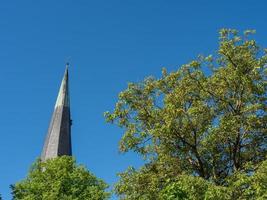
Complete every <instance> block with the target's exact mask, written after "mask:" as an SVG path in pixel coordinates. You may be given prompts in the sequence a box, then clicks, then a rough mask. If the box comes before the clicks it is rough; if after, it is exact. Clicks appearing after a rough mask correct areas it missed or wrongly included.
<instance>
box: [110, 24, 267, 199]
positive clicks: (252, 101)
mask: <svg viewBox="0 0 267 200" xmlns="http://www.w3.org/2000/svg"><path fill="white" fill-rule="evenodd" d="M253 32H254V31H245V32H244V34H243V35H241V34H239V33H238V31H237V30H232V29H222V30H221V31H220V38H219V49H218V50H217V52H216V54H215V55H214V56H212V55H210V56H206V57H205V56H199V57H198V58H197V59H195V60H193V61H192V62H190V63H189V64H186V65H183V66H181V67H180V68H179V69H178V70H177V71H174V72H171V73H167V71H166V69H163V73H162V77H161V78H159V79H157V78H154V77H149V78H147V79H145V80H144V81H143V82H140V83H129V85H128V88H127V89H126V90H125V91H123V92H121V93H120V94H119V100H118V102H117V104H116V107H115V109H114V111H113V112H106V113H105V116H106V119H107V121H108V122H111V123H116V124H118V125H119V126H120V127H122V128H123V130H125V132H124V135H123V137H122V139H121V141H120V150H121V151H122V152H127V151H134V152H136V153H138V154H140V155H141V156H142V157H143V158H144V159H145V161H146V163H147V164H146V165H145V166H143V167H142V168H141V169H140V170H135V169H130V170H127V171H126V172H123V173H121V174H120V177H121V179H120V181H119V183H118V184H117V186H116V187H115V191H116V193H117V194H118V195H119V196H120V197H121V198H122V199H145V198H146V197H147V195H148V196H152V197H155V196H157V195H158V194H159V193H160V191H161V190H162V189H163V188H165V186H166V185H167V183H168V180H175V179H177V177H179V176H180V175H181V174H187V175H194V176H198V177H200V178H202V179H203V180H208V181H210V182H212V183H215V184H216V185H218V186H227V184H228V182H227V179H228V177H230V176H232V175H233V174H235V173H236V172H238V171H242V170H244V168H245V166H246V165H247V164H248V163H249V164H251V165H253V166H256V165H257V164H258V163H260V162H262V161H263V160H265V158H266V152H267V145H266V144H267V133H266V124H267V123H266V122H267V117H266V74H267V70H266V66H267V65H266V64H267V54H266V53H267V51H266V50H264V49H262V48H260V47H259V46H258V45H257V44H256V41H255V40H253V39H250V36H249V35H250V34H251V33H253ZM250 173H253V171H252V172H250ZM145 177H148V178H145ZM152 177H155V178H152ZM145 185H146V186H149V187H146V188H144V186H145ZM142 188H143V189H142ZM149 199H153V198H150V197H149Z"/></svg>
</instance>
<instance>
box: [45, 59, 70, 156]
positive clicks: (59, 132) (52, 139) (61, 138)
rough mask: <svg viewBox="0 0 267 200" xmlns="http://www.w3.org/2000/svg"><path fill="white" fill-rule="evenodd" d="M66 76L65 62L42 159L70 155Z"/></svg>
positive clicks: (67, 84) (67, 81)
mask: <svg viewBox="0 0 267 200" xmlns="http://www.w3.org/2000/svg"><path fill="white" fill-rule="evenodd" d="M68 76H69V73H68V64H67V65H66V70H65V74H64V77H63V80H62V82H61V86H60V89H59V93H58V97H57V101H56V104H55V108H54V112H53V115H52V118H51V121H50V125H49V129H48V132H47V136H46V140H45V144H44V147H43V152H42V155H41V159H42V161H45V160H47V159H51V158H56V157H58V156H62V155H69V156H71V155H72V149H71V117H70V100H69V80H68V78H69V77H68Z"/></svg>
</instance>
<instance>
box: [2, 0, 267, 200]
mask: <svg viewBox="0 0 267 200" xmlns="http://www.w3.org/2000/svg"><path fill="white" fill-rule="evenodd" d="M266 7H267V3H266V1H264V0H262V1H260V0H254V1H252V0H250V1H249V0H242V1H241V0H236V1H233V0H232V1H230V0H224V1H212V0H209V1H208V0H206V1H205V0H202V1H197V0H195V1H193V0H187V1H182V0H181V1H178V0H176V1H175V0H168V1H166V0H165V1H163V0H161V1H159V0H153V1H152V0H146V1H144V0H135V1H133V0H132V1H130V0H121V1H118V0H113V1H108V0H106V1H103V0H98V1H89V0H88V1H86V0H79V1H74V0H72V1H71V0H64V1H63V0H59V1H51V0H47V1H34V0H32V1H29V0H24V1H18V0H17V1H15V0H14V1H1V2H0V30H1V31H0V69H1V71H0V93H1V98H0V110H1V115H0V123H1V126H0V136H1V139H0V153H1V164H0V193H1V194H2V196H3V197H4V199H11V196H10V190H9V185H10V184H12V183H15V182H16V181H18V180H21V179H22V178H23V177H25V175H26V174H27V172H28V169H29V167H30V166H31V163H32V162H33V161H34V160H35V159H36V158H37V157H38V156H39V155H40V153H41V150H42V146H43V142H44V138H45V134H46V131H47V128H48V124H49V121H50V117H51V114H52V111H53V107H54V103H55V100H56V96H57V92H58V89H59V85H60V82H61V79H62V76H63V72H64V67H65V62H66V61H67V60H69V61H70V63H71V67H70V90H71V91H70V93H71V109H72V118H73V129H72V131H73V135H72V137H73V153H74V155H75V156H76V158H77V161H78V163H82V164H84V165H86V166H87V167H88V169H89V170H90V171H92V172H93V173H94V174H95V175H96V176H98V177H101V178H103V179H104V180H105V181H106V182H108V183H110V184H113V183H114V182H116V180H117V177H116V173H118V172H121V171H124V170H125V169H126V168H127V167H128V166H129V165H133V166H137V167H138V166H140V165H141V163H142V161H141V159H140V158H139V157H138V156H136V155H135V154H134V153H129V154H125V155H122V154H120V153H119V152H118V142H119V139H120V137H121V136H122V130H121V129H119V128H118V127H116V126H114V125H110V124H107V123H105V119H104V117H103V112H105V111H107V110H112V109H113V108H114V104H115V103H116V100H117V95H118V93H119V92H120V91H122V90H123V89H125V88H126V86H127V83H128V82H138V81H141V80H143V79H144V78H145V77H146V76H149V75H154V76H157V77H158V76H159V75H160V72H161V68H162V67H166V68H167V70H168V71H173V70H175V69H177V68H178V67H179V66H180V65H181V64H184V63H187V62H188V61H190V60H191V59H193V58H194V57H195V56H197V55H198V54H200V53H202V54H210V53H213V52H214V51H215V50H216V48H217V46H218V30H219V29H220V28H224V27H226V28H236V29H239V30H242V31H243V30H245V29H256V30H257V34H256V35H255V38H256V40H257V41H258V42H259V43H260V44H261V45H262V46H265V47H266V46H267V40H266V35H267V26H266V21H267V15H266ZM113 198H114V199H116V197H113Z"/></svg>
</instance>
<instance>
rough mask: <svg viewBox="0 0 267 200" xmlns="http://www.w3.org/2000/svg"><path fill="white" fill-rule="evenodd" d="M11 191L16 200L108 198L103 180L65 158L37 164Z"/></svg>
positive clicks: (94, 199)
mask: <svg viewBox="0 0 267 200" xmlns="http://www.w3.org/2000/svg"><path fill="white" fill-rule="evenodd" d="M11 188H12V191H13V198H14V199H15V200H16V199H18V200H19V199H21V200H22V199H23V200H32V199H35V200H38V199H40V200H42V199H51V200H53V199H54V200H57V199H61V200H84V199H90V200H104V199H107V198H108V196H109V194H108V193H107V192H106V191H105V189H106V188H107V185H106V184H105V183H104V182H103V181H102V180H100V179H98V178H96V177H95V176H94V175H93V174H91V173H90V172H89V171H88V170H86V169H85V168H84V167H83V166H79V165H76V163H75V160H74V159H73V158H72V157H68V156H62V157H59V158H55V159H51V160H48V161H46V162H41V161H40V160H38V161H37V162H36V163H35V164H34V165H33V166H32V169H31V170H30V173H29V175H28V177H27V178H26V179H25V180H22V181H21V182H18V183H16V184H15V185H13V186H11Z"/></svg>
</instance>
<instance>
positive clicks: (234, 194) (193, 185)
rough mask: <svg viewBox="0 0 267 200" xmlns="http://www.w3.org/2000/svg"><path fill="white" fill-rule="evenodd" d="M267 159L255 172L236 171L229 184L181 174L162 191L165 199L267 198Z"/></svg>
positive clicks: (222, 199)
mask: <svg viewBox="0 0 267 200" xmlns="http://www.w3.org/2000/svg"><path fill="white" fill-rule="evenodd" d="M266 174H267V161H263V162H262V163H261V164H259V166H257V169H256V171H255V173H254V174H249V173H246V172H244V171H243V172H242V171H239V172H236V173H235V174H234V175H233V176H231V177H229V180H228V181H227V182H228V186H227V187H225V186H216V185H214V184H212V183H210V182H209V181H206V180H204V179H202V178H199V177H193V176H188V175H182V176H179V178H178V180H177V181H176V182H173V183H170V184H169V185H167V186H166V188H164V189H163V190H162V191H161V193H160V198H161V199H164V200H176V199H179V200H180V199H181V200H182V199H187V200H191V199H192V200H198V199H200V200H201V199H205V200H231V199H236V200H242V199H250V200H254V199H255V200H261V199H262V200H263V199H266V198H267V192H266V191H267V175H266Z"/></svg>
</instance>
